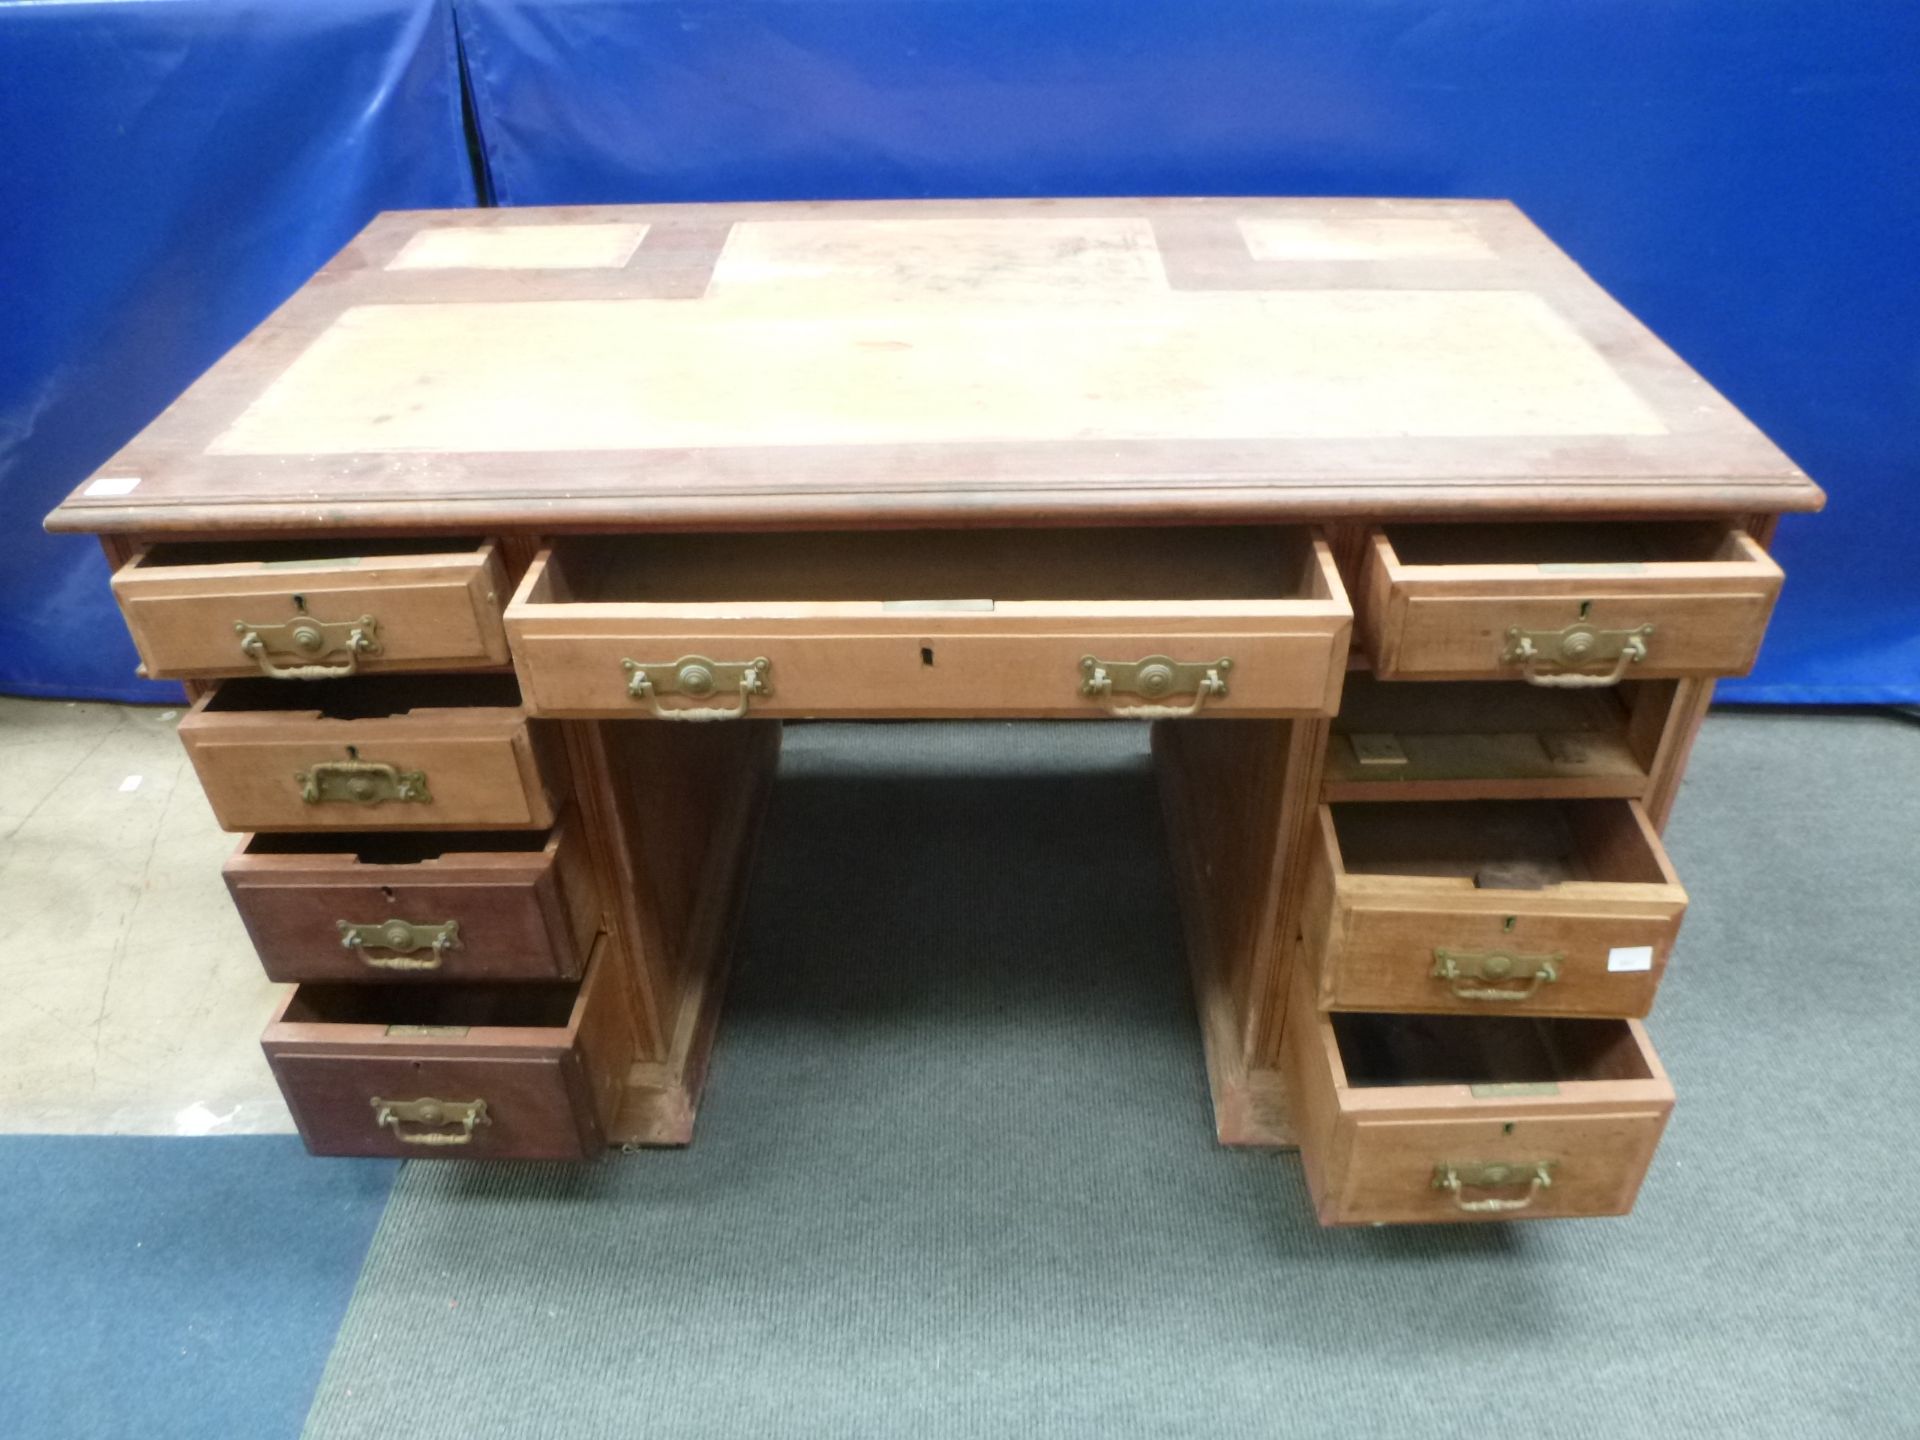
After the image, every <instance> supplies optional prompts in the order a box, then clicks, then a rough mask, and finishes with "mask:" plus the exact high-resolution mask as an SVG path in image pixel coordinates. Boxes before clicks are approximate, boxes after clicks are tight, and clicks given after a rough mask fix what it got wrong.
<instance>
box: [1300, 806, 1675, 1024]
mask: <svg viewBox="0 0 1920 1440" xmlns="http://www.w3.org/2000/svg"><path fill="white" fill-rule="evenodd" d="M1576 803H1580V804H1585V805H1588V806H1593V807H1604V808H1605V809H1606V811H1607V812H1608V813H1609V818H1610V819H1611V820H1612V821H1613V822H1614V823H1613V824H1612V825H1611V827H1610V828H1609V830H1608V831H1607V832H1606V836H1605V838H1606V842H1607V843H1608V844H1609V845H1611V846H1613V847H1615V848H1616V849H1618V850H1619V851H1621V852H1624V853H1626V854H1627V855H1628V863H1630V864H1632V865H1633V866H1634V867H1635V869H1636V871H1637V873H1640V874H1642V875H1644V876H1648V877H1656V876H1657V877H1659V880H1658V882H1657V883H1655V882H1654V881H1653V880H1651V879H1642V880H1637V881H1620V882H1609V881H1605V880H1584V881H1578V882H1572V883H1563V884H1556V885H1548V886H1545V887H1543V888H1541V889H1537V890H1507V889H1480V888H1476V887H1475V886H1473V885H1472V884H1470V883H1468V882H1466V881H1463V880H1451V881H1450V880H1447V879H1443V878H1434V877H1429V876H1424V875H1394V874H1355V873H1351V872H1350V871H1349V870H1348V868H1347V857H1346V856H1345V855H1344V854H1343V853H1342V851H1341V845H1340V838H1339V831H1338V830H1337V828H1336V826H1335V824H1334V822H1333V815H1332V810H1331V809H1330V808H1329V807H1328V806H1325V805H1323V806H1321V807H1320V812H1319V815H1318V817H1317V822H1318V823H1317V825H1316V828H1315V830H1314V832H1313V834H1314V843H1315V849H1314V852H1313V855H1312V857H1311V859H1310V861H1309V868H1308V877H1307V885H1306V891H1305V894H1304V896H1303V905H1302V919H1301V931H1302V935H1303V937H1304V944H1305V952H1304V957H1305V960H1306V964H1307V967H1308V969H1309V971H1310V972H1311V973H1312V974H1313V975H1314V976H1316V977H1317V981H1318V983H1317V986H1316V990H1315V995H1314V999H1315V1002H1316V1003H1317V1005H1318V1006H1319V1007H1320V1008H1322V1009H1329V1010H1380V1011H1398V1012H1411V1013H1429V1014H1446V1013H1457V1014H1491V1015H1502V1014H1531V1015H1594V1016H1621V1017H1634V1016H1643V1015H1645V1014H1646V1013H1647V1012H1648V1010H1649V1009H1651V1007H1652V1005H1653V998H1654V994H1655V992H1656V991H1657V990H1658V988H1659V985H1660V980H1661V977H1662V976H1663V975H1664V974H1665V972H1666V967H1667V959H1668V956H1669V955H1670V954H1671V952H1672V949H1673V944H1674V941H1675V939H1676V937H1677V936H1678V934H1679V931H1680V923H1681V920H1682V919H1683V917H1684V916H1685V914H1686V908H1687V896H1686V891H1685V890H1684V889H1682V888H1681V887H1680V885H1679V883H1678V880H1677V878H1676V877H1675V876H1674V875H1673V869H1672V865H1671V862H1670V861H1669V860H1668V859H1667V855H1666V851H1665V849H1664V848H1663V847H1662V846H1661V844H1660V839H1659V836H1658V835H1657V834H1656V833H1655V832H1654V829H1653V826H1652V824H1651V822H1649V821H1648V820H1647V818H1646V815H1645V812H1644V811H1642V810H1641V809H1640V807H1639V805H1638V803H1637V802H1635V801H1628V800H1612V801H1587V802H1576ZM1369 813H1372V812H1369ZM1389 813H1391V815H1392V817H1393V819H1394V821H1395V823H1396V824H1397V825H1399V826H1402V827H1417V826H1419V825H1421V824H1422V822H1423V819H1424V817H1425V816H1426V815H1428V814H1431V813H1433V812H1431V811H1428V810H1425V809H1423V807H1422V805H1421V804H1407V805H1402V806H1397V807H1394V809H1393V810H1392V811H1391V812H1389Z"/></svg>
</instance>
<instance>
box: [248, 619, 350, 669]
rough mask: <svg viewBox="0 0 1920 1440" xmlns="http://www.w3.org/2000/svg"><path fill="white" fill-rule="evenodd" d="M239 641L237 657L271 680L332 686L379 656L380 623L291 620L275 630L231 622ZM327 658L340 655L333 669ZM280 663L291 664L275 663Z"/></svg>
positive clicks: (271, 626)
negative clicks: (323, 682)
mask: <svg viewBox="0 0 1920 1440" xmlns="http://www.w3.org/2000/svg"><path fill="white" fill-rule="evenodd" d="M233 629H234V633H235V634H237V635H239V637H240V653H241V654H242V655H244V656H246V657H247V658H248V659H249V660H251V661H253V663H254V664H256V665H258V666H259V667H260V673H261V674H263V675H271V676H272V677H273V678H274V679H276V680H337V679H339V678H340V677H342V676H344V675H351V674H353V673H354V671H356V670H358V669H359V668H360V661H361V660H362V659H363V658H365V657H367V656H372V655H378V654H379V653H380V622H379V621H378V620H375V619H374V618H373V616H371V615H362V616H361V617H360V618H359V619H358V620H316V619H314V618H313V617H312V616H311V615H296V616H295V617H294V618H293V619H291V620H286V621H282V622H280V623H279V624H272V625H257V624H255V623H254V622H252V621H250V620H236V621H234V622H233ZM330 655H344V656H345V657H346V658H345V659H344V660H341V661H338V662H336V663H334V664H325V663H323V662H324V661H325V660H326V659H327V657H328V656H330ZM281 660H287V661H291V662H292V663H291V664H281V663H278V662H279V661H281Z"/></svg>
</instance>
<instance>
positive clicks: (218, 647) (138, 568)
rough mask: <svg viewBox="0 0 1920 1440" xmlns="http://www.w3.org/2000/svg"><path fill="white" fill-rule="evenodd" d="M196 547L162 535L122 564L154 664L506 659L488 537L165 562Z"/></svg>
mask: <svg viewBox="0 0 1920 1440" xmlns="http://www.w3.org/2000/svg"><path fill="white" fill-rule="evenodd" d="M235 548H243V547H235ZM265 548H267V549H269V550H270V549H271V547H270V546H269V547H265ZM194 549H195V547H190V546H181V547H168V546H164V545H163V546H157V547H154V548H153V549H151V550H149V551H146V552H144V553H143V554H142V555H140V556H136V557H135V558H134V559H133V560H131V561H129V562H128V563H127V564H126V565H124V566H122V567H121V569H120V571H119V573H118V574H116V575H115V576H114V579H113V589H114V594H115V596H116V597H117V598H118V600H119V602H120V609H121V613H122V614H123V615H124V616H125V617H126V622H127V628H128V630H130V631H131V632H132V634H133V639H134V644H135V645H136V646H137V647H138V648H139V651H140V658H141V661H142V663H143V664H144V665H145V667H146V671H147V673H148V674H149V675H151V676H154V677H157V678H179V679H194V678H206V677H216V676H227V675H247V674H267V675H279V676H283V677H290V678H300V679H314V678H320V677H323V676H339V675H350V674H356V673H360V672H365V671H381V670H426V669H436V668H445V667H449V666H486V665H504V664H506V663H507V659H508V655H507V637H506V630H505V628H504V625H503V623H502V618H501V611H502V607H503V604H504V601H505V597H506V595H507V593H508V586H507V576H506V570H505V567H504V566H503V565H502V564H501V562H500V558H499V556H498V555H497V554H496V553H495V551H494V546H493V545H492V543H491V542H488V543H486V544H482V545H480V546H478V547H477V548H473V549H460V550H451V551H446V552H435V553H407V554H389V555H379V554H371V555H364V556H349V557H346V558H341V559H319V560H301V561H273V560H265V561H258V560H256V561H229V562H222V563H198V564H168V563H164V562H165V560H166V557H167V556H168V554H169V553H170V552H172V551H178V552H180V553H182V554H186V555H191V554H193V553H194Z"/></svg>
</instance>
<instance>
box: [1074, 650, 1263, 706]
mask: <svg viewBox="0 0 1920 1440" xmlns="http://www.w3.org/2000/svg"><path fill="white" fill-rule="evenodd" d="M1232 668H1233V661H1232V660H1230V659H1228V658H1227V657H1226V656H1222V657H1221V658H1220V659H1218V660H1173V659H1169V658H1168V657H1167V656H1165V655H1149V656H1147V658H1146V659H1144V660H1097V659H1095V658H1094V657H1093V656H1091V655H1083V656H1081V657H1080V693H1081V694H1082V695H1086V696H1089V697H1090V698H1092V699H1095V700H1099V701H1101V702H1103V703H1104V704H1105V705H1106V707H1107V713H1108V714H1110V715H1113V716H1115V717H1116V718H1118V719H1121V720H1181V719H1185V718H1186V717H1187V716H1189V715H1198V714H1199V713H1200V707H1201V706H1203V705H1205V704H1206V703H1207V701H1209V700H1211V699H1214V698H1215V697H1217V696H1221V695H1225V694H1226V693H1227V679H1226V676H1227V672H1228V671H1229V670H1231V669H1232ZM1187 694H1191V695H1192V696H1193V700H1192V703H1190V704H1186V705H1159V704H1146V705H1116V704H1114V703H1113V697H1114V696H1115V695H1138V696H1140V697H1141V698H1142V699H1144V700H1147V701H1157V700H1160V699H1161V698H1162V697H1164V696H1168V695H1187Z"/></svg>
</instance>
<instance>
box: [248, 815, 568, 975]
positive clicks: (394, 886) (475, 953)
mask: <svg viewBox="0 0 1920 1440" xmlns="http://www.w3.org/2000/svg"><path fill="white" fill-rule="evenodd" d="M260 844H261V840H260V838H259V837H251V836H250V837H248V839H247V841H245V842H243V843H242V845H241V848H240V849H239V851H237V852H236V853H235V854H234V856H233V857H232V858H231V859H229V860H228V862H227V864H226V866H225V872H224V873H225V877H226V882H227V888H228V890H229V891H230V892H231V894H232V895H233V901H234V905H235V907H236V908H237V909H238V910H239V912H240V917H241V919H242V920H243V921H244V922H245V924H246V927H247V933H248V935H249V936H250V937H251V938H252V940H253V945H254V949H255V950H256V951H257V952H258V953H259V956H260V962H261V965H262V966H263V967H264V968H265V970H266V972H267V974H268V976H269V977H271V978H272V979H275V980H282V981H301V980H337V981H357V980H370V981H381V980H388V981H400V982H404V981H438V980H555V979H577V978H578V977H579V975H580V973H581V971H582V970H583V968H584V967H585V964H586V958H587V954H588V952H589V950H590V949H591V947H592V944H593V939H594V936H595V935H596V934H597V933H598V929H599V923H600V916H599V901H598V896H597V893H596V890H595V887H594V884H593V877H592V869H591V866H590V865H589V864H588V863H587V856H586V854H585V850H584V847H583V846H582V845H580V844H579V843H578V842H577V841H576V840H575V839H574V836H573V832H572V830H571V829H570V827H569V825H568V823H567V822H566V821H562V822H561V824H560V825H558V826H556V827H555V829H554V830H553V832H552V833H551V834H549V835H548V836H546V837H545V844H544V845H542V846H541V847H540V848H539V849H537V850H534V851H530V852H524V853H506V854H502V853H489V852H484V851H474V852H469V853H461V852H459V851H457V850H456V851H449V852H442V853H439V854H437V855H436V856H435V857H434V858H433V859H431V860H426V861H421V862H417V863H404V864H401V863H393V864H379V863H367V862H362V861H361V860H360V859H359V858H358V857H357V856H356V855H353V854H340V853H328V852H325V851H317V852H314V853H300V852H298V851H294V852H284V851H281V852H269V853H257V850H256V847H258V846H260Z"/></svg>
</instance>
